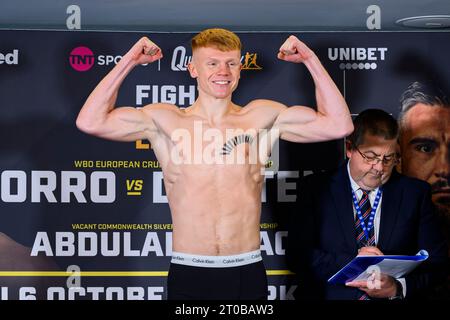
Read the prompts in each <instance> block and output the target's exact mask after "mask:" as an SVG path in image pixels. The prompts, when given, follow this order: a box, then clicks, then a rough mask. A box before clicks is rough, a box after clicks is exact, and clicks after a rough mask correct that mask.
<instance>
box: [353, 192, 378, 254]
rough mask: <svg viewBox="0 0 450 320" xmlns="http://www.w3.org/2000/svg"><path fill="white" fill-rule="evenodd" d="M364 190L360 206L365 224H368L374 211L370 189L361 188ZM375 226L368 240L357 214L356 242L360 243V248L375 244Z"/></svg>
mask: <svg viewBox="0 0 450 320" xmlns="http://www.w3.org/2000/svg"><path fill="white" fill-rule="evenodd" d="M361 191H362V192H363V195H362V197H361V199H360V200H359V203H358V204H359V207H360V209H361V214H362V216H363V219H364V224H365V225H366V228H367V225H368V223H369V217H370V213H371V211H372V206H371V205H370V201H369V193H370V191H366V190H363V189H361ZM374 229H375V228H374V226H372V228H371V229H370V231H369V240H367V238H366V235H365V233H364V230H363V228H362V226H361V222H360V221H359V219H358V215H356V216H355V230H356V243H357V245H358V249H360V248H361V247H367V246H374V245H375V232H374Z"/></svg>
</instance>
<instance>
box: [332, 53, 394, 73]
mask: <svg viewBox="0 0 450 320" xmlns="http://www.w3.org/2000/svg"><path fill="white" fill-rule="evenodd" d="M387 51H388V48H328V59H330V60H331V61H340V62H341V63H340V64H339V68H340V69H341V70H351V69H353V70H356V69H360V70H363V69H366V70H370V69H372V70H374V69H376V68H377V63H376V62H375V61H384V60H385V59H386V52H387Z"/></svg>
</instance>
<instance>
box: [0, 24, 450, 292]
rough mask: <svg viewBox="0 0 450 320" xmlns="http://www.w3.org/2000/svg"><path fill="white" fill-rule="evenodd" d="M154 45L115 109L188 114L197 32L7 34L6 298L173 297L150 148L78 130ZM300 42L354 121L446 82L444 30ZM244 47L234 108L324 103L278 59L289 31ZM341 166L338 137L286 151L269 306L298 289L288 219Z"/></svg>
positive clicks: (0, 74)
mask: <svg viewBox="0 0 450 320" xmlns="http://www.w3.org/2000/svg"><path fill="white" fill-rule="evenodd" d="M144 35H145V36H148V37H149V38H150V39H152V40H153V41H154V42H155V43H156V44H158V45H159V46H160V47H161V48H162V50H163V53H164V58H163V59H162V61H160V62H157V63H153V64H150V65H146V66H138V67H136V68H135V69H134V70H133V71H132V73H131V74H130V75H129V76H128V77H127V79H126V80H125V81H124V83H123V85H122V87H121V91H120V93H119V97H118V101H117V105H118V106H136V107H139V106H143V105H146V104H149V103H155V102H169V103H174V104H177V105H178V106H180V107H186V106H188V105H190V104H192V103H193V102H194V100H195V98H196V86H195V85H196V83H195V81H194V80H193V79H191V78H190V77H189V74H188V73H187V72H186V65H187V63H188V62H189V60H190V58H191V50H190V39H191V38H192V36H193V34H189V33H179V34H177V33H155V34H152V33H150V34H140V33H113V32H43V31H0V108H1V109H0V110H1V113H0V138H1V139H0V174H1V176H0V177H1V184H0V195H1V198H0V300H6V299H19V298H20V299H33V298H34V297H36V298H42V299H165V298H166V288H165V281H166V276H167V269H168V265H169V261H170V256H171V239H172V237H171V235H172V234H171V232H172V231H171V227H172V225H171V218H170V211H169V207H168V204H167V198H166V196H165V190H164V187H163V176H162V174H161V169H160V167H159V164H158V162H157V161H156V158H155V155H154V154H153V152H152V150H151V148H149V143H148V141H137V142H136V143H119V142H113V141H107V140H102V139H98V138H96V137H92V136H88V135H86V134H84V133H82V132H80V131H79V130H78V129H77V128H76V126H75V119H76V117H77V114H78V112H79V110H80V108H81V106H82V105H83V103H84V101H85V100H86V98H87V96H88V95H89V93H90V92H91V91H92V90H93V89H94V87H95V85H96V84H97V83H98V82H99V81H100V80H101V79H102V78H103V77H104V76H105V75H106V74H107V72H108V71H109V70H111V69H112V68H113V67H114V65H115V64H116V63H117V62H118V61H119V60H120V58H121V55H123V54H124V53H125V52H127V51H128V49H129V48H130V47H131V46H132V45H133V44H134V43H135V42H136V41H137V40H138V39H139V38H140V37H141V36H144ZM295 35H296V36H298V37H299V38H300V39H301V40H302V41H304V42H305V43H306V44H307V45H309V46H310V47H311V48H312V49H313V50H314V51H315V52H316V54H317V55H318V56H319V58H320V60H321V61H322V63H323V64H324V66H325V68H326V69H327V70H328V72H329V73H330V74H331V76H332V78H333V79H334V81H335V82H336V84H337V86H338V87H339V89H340V90H341V92H342V93H343V94H344V96H345V98H346V100H347V102H348V104H349V107H350V110H351V112H352V113H353V114H357V113H358V112H360V111H361V110H364V109H366V108H371V107H376V108H382V109H385V110H386V111H388V112H391V113H392V114H393V115H394V116H396V115H397V114H398V109H399V102H398V100H399V97H400V94H401V93H402V92H403V90H404V89H405V88H406V87H407V86H408V84H409V83H411V82H412V81H416V80H423V79H430V78H432V79H434V80H436V81H437V82H439V83H441V84H443V85H445V84H447V83H450V61H449V60H448V52H450V41H449V40H450V33H448V32H441V33H386V32H378V33H372V32H361V33H339V32H332V33H303V34H302V33H299V34H295ZM239 36H240V37H241V40H242V42H243V44H244V48H243V51H242V54H243V56H242V63H243V66H244V70H243V71H242V76H241V81H240V85H239V88H238V89H237V91H236V92H235V95H234V101H235V102H236V103H238V104H241V105H245V104H247V103H248V102H249V101H251V100H252V99H255V98H266V99H274V100H278V101H280V102H282V103H285V104H286V105H295V104H300V105H306V106H311V107H314V106H315V95H314V94H315V91H314V83H313V81H312V79H311V77H310V75H309V73H308V70H307V69H306V68H305V67H304V66H303V65H299V64H292V63H287V62H282V61H279V60H277V58H276V54H277V52H278V48H279V47H280V45H281V44H282V43H283V42H284V40H285V39H286V38H287V37H288V36H289V34H287V33H286V34H284V33H240V34H239ZM343 159H344V144H343V141H342V140H339V141H331V142H326V143H320V144H304V145H300V144H294V143H288V142H283V141H282V142H280V159H279V160H280V165H279V172H278V173H276V174H275V175H272V176H270V175H269V176H267V177H266V180H265V185H264V190H263V195H262V199H263V207H262V208H263V212H262V219H261V249H262V252H263V257H264V263H265V265H266V268H267V270H268V274H269V288H268V290H269V299H292V298H293V293H294V291H295V289H296V286H295V285H294V284H293V282H292V275H290V273H289V271H288V269H287V266H286V262H285V245H286V237H287V232H286V231H285V230H286V225H285V221H286V220H287V215H288V214H289V213H290V212H295V213H296V214H301V212H296V207H295V204H296V203H295V201H296V189H297V185H298V183H299V180H300V179H301V177H303V176H304V175H307V174H310V173H311V172H314V171H320V170H325V169H330V168H334V167H336V166H337V165H338V164H339V163H340V162H341V161H343ZM298 254H299V257H301V252H299V253H298ZM67 270H68V271H69V273H67V274H66V271H67ZM19 271H20V272H22V273H19ZM74 271H80V272H81V279H79V278H77V277H76V276H77V273H73V272H74ZM39 272H40V273H39ZM70 272H72V273H70ZM67 275H72V277H69V278H68V277H67ZM77 281H78V282H77ZM68 284H69V285H72V286H75V287H79V288H78V289H70V290H69V289H67V285H68Z"/></svg>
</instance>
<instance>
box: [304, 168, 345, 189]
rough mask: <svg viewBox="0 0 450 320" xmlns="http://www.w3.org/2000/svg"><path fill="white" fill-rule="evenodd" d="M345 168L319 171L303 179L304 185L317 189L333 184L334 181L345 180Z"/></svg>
mask: <svg viewBox="0 0 450 320" xmlns="http://www.w3.org/2000/svg"><path fill="white" fill-rule="evenodd" d="M344 169H345V166H344V165H342V166H339V167H337V168H328V169H323V170H319V171H314V172H313V173H312V174H309V175H307V176H305V177H303V178H302V184H304V185H307V186H308V187H309V186H316V187H324V186H327V185H329V184H330V183H332V182H333V181H339V180H343V179H344V178H345V172H344Z"/></svg>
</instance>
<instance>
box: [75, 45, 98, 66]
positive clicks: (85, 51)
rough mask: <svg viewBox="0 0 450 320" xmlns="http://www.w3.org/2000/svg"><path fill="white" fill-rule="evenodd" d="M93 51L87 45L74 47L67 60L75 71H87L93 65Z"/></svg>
mask: <svg viewBox="0 0 450 320" xmlns="http://www.w3.org/2000/svg"><path fill="white" fill-rule="evenodd" d="M94 60H95V57H94V53H93V52H92V50H91V49H89V48H87V47H76V48H75V49H73V50H72V52H71V53H70V57H69V62H70V65H71V66H72V68H74V69H75V70H77V71H81V72H82V71H88V70H89V69H90V68H92V66H93V65H94Z"/></svg>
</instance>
